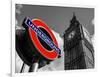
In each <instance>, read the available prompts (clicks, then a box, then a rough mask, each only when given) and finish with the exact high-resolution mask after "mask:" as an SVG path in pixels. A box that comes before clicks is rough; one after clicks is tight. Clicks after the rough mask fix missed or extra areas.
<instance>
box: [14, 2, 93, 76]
mask: <svg viewBox="0 0 100 77" xmlns="http://www.w3.org/2000/svg"><path fill="white" fill-rule="evenodd" d="M93 38H94V8H91V7H74V6H60V5H59V6H56V5H39V4H34V3H18V2H14V1H13V2H12V75H17V74H21V75H22V74H34V73H37V72H52V71H54V72H55V71H56V72H58V71H64V72H66V71H69V70H70V71H71V70H83V69H84V70H85V69H94V65H95V63H94V62H95V56H94V46H93V45H94V43H93Z"/></svg>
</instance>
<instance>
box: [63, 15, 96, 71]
mask: <svg viewBox="0 0 100 77" xmlns="http://www.w3.org/2000/svg"><path fill="white" fill-rule="evenodd" d="M63 37H64V52H65V60H64V62H65V70H70V69H86V68H93V67H94V50H93V46H92V42H91V38H90V35H89V32H88V31H87V30H86V29H85V28H84V27H83V26H82V25H81V24H80V23H79V21H78V20H77V19H76V16H75V14H73V18H72V20H71V21H70V26H69V28H68V29H67V30H65V32H64V35H63Z"/></svg>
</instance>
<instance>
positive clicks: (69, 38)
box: [68, 31, 75, 40]
mask: <svg viewBox="0 0 100 77" xmlns="http://www.w3.org/2000/svg"><path fill="white" fill-rule="evenodd" d="M74 36H75V31H72V32H71V33H69V35H68V40H71V39H72V38H73V37H74Z"/></svg>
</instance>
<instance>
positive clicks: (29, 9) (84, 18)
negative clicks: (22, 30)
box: [16, 4, 94, 36]
mask: <svg viewBox="0 0 100 77" xmlns="http://www.w3.org/2000/svg"><path fill="white" fill-rule="evenodd" d="M73 12H74V13H75V15H76V17H77V20H79V22H80V23H81V24H82V25H83V26H84V27H85V28H86V29H87V30H88V31H89V33H90V34H91V35H93V34H94V24H93V21H94V9H93V8H84V7H80V8H75V7H57V6H40V5H26V4H22V5H19V4H17V5H16V20H17V22H18V25H19V26H21V24H22V21H23V19H24V18H25V17H30V18H31V19H34V18H39V19H41V20H43V21H44V22H45V23H47V24H48V25H49V27H50V28H51V29H53V30H54V31H56V32H57V33H59V34H60V36H63V33H64V31H65V30H66V29H67V28H68V27H69V24H70V20H71V19H72V16H73Z"/></svg>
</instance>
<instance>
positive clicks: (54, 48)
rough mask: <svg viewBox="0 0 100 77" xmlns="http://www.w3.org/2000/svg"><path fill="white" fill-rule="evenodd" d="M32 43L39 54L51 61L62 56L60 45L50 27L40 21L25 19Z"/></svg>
mask: <svg viewBox="0 0 100 77" xmlns="http://www.w3.org/2000/svg"><path fill="white" fill-rule="evenodd" d="M25 24H26V25H27V27H28V32H29V35H30V38H31V40H32V43H33V44H34V45H35V47H36V48H37V50H38V52H39V53H40V54H41V55H42V56H43V57H45V58H46V59H49V60H54V59H56V58H58V57H59V56H60V55H61V51H60V49H59V48H58V43H57V41H56V38H55V36H54V34H53V33H52V31H51V29H50V28H49V26H48V25H47V24H46V23H44V22H43V21H42V20H40V19H32V20H30V19H29V18H26V19H25Z"/></svg>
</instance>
